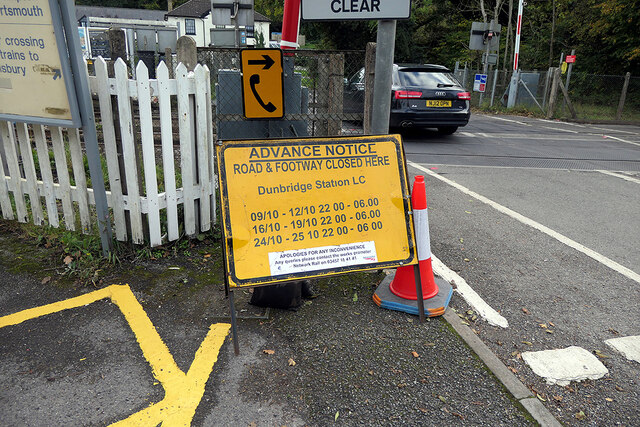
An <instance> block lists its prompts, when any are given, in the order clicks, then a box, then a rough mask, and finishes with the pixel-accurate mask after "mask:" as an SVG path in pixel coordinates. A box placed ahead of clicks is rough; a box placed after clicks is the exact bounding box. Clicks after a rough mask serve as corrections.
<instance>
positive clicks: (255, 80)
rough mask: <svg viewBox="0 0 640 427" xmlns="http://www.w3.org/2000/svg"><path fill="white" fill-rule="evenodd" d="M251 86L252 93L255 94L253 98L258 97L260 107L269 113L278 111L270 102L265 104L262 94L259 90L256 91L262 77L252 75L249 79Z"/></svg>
mask: <svg viewBox="0 0 640 427" xmlns="http://www.w3.org/2000/svg"><path fill="white" fill-rule="evenodd" d="M249 84H250V85H251V92H253V96H255V97H256V100H257V101H258V103H259V104H260V106H261V107H262V108H264V109H265V110H267V111H268V112H269V113H273V112H274V111H276V108H277V107H276V106H275V105H273V103H271V102H269V103H268V104H265V103H264V101H263V100H262V98H261V97H260V94H258V90H257V89H256V86H257V85H258V84H260V75H258V74H252V75H251V77H249Z"/></svg>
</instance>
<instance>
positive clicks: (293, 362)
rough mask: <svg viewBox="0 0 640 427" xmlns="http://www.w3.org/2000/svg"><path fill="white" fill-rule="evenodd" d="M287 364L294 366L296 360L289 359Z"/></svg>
mask: <svg viewBox="0 0 640 427" xmlns="http://www.w3.org/2000/svg"><path fill="white" fill-rule="evenodd" d="M289 366H296V361H295V360H293V359H291V358H290V359H289Z"/></svg>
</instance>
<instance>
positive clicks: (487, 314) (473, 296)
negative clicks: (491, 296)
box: [431, 254, 509, 328]
mask: <svg viewBox="0 0 640 427" xmlns="http://www.w3.org/2000/svg"><path fill="white" fill-rule="evenodd" d="M431 264H432V266H433V272H434V273H435V274H437V275H438V276H440V277H442V278H443V279H444V280H446V281H447V282H449V283H451V285H452V286H453V287H454V289H455V290H456V292H458V294H459V295H460V296H461V297H462V298H463V299H464V300H465V301H466V302H467V304H469V305H470V306H471V308H473V309H474V310H475V311H476V312H477V313H478V314H479V315H480V317H482V318H483V319H484V320H486V321H487V323H488V324H490V325H492V326H499V327H501V328H508V327H509V322H508V321H507V319H505V318H504V317H502V316H501V315H500V314H499V313H498V312H497V311H496V310H494V309H493V308H492V307H491V306H490V305H489V304H487V303H486V301H485V300H483V299H482V297H481V296H480V295H478V294H477V293H476V291H474V290H473V288H472V287H471V286H469V285H468V284H467V282H466V281H465V280H464V279H463V278H462V277H460V276H459V275H458V273H456V272H455V271H453V270H451V269H450V268H449V267H447V266H446V265H445V264H444V263H443V262H442V261H440V260H439V259H438V258H437V257H436V256H435V255H433V254H431Z"/></svg>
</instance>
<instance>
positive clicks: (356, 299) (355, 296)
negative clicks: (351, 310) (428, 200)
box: [353, 292, 358, 302]
mask: <svg viewBox="0 0 640 427" xmlns="http://www.w3.org/2000/svg"><path fill="white" fill-rule="evenodd" d="M353 302H358V293H357V292H354V293H353Z"/></svg>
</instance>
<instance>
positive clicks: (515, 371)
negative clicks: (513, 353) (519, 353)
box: [509, 366, 518, 374]
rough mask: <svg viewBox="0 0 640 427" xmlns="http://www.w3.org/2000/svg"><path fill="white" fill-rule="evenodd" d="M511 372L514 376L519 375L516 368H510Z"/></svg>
mask: <svg viewBox="0 0 640 427" xmlns="http://www.w3.org/2000/svg"><path fill="white" fill-rule="evenodd" d="M509 370H510V371H511V372H513V373H514V374H517V373H518V370H517V369H516V368H514V367H512V366H509Z"/></svg>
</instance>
